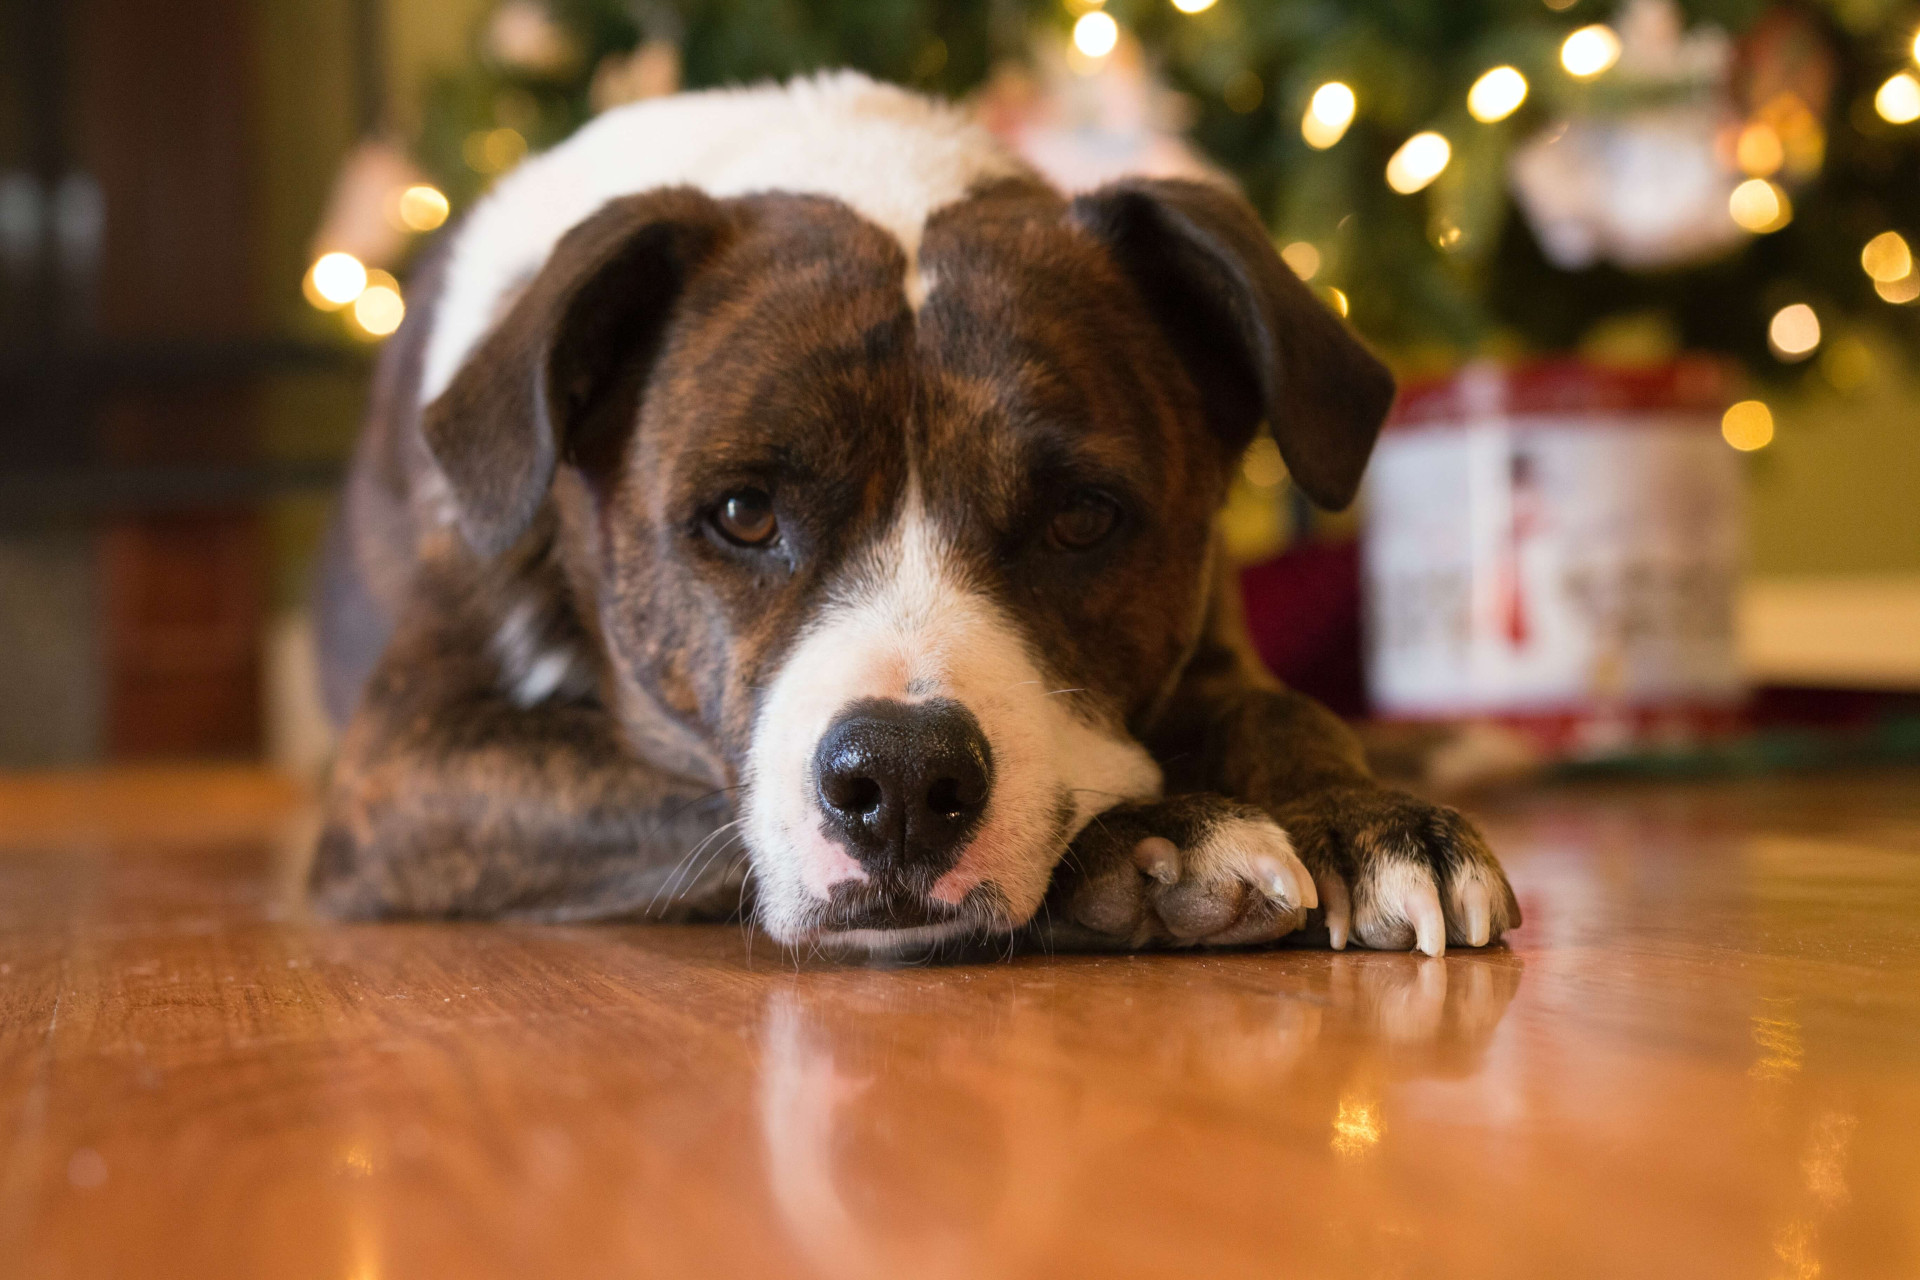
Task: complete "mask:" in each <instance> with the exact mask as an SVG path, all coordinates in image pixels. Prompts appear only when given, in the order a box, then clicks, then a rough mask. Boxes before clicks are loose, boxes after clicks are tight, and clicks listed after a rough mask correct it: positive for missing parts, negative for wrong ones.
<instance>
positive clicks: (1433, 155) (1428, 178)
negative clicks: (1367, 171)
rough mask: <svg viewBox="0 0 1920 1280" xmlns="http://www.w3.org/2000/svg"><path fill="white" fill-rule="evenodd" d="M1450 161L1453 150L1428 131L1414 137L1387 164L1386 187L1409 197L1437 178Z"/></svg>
mask: <svg viewBox="0 0 1920 1280" xmlns="http://www.w3.org/2000/svg"><path fill="white" fill-rule="evenodd" d="M1452 159H1453V147H1452V146H1451V145H1449V144H1448V142H1447V140H1446V139H1445V138H1443V137H1441V136H1440V135H1439V134H1437V133H1434V132H1433V131H1432V130H1428V131H1426V132H1424V133H1416V134H1414V135H1413V136H1412V137H1411V138H1408V139H1407V140H1406V141H1405V142H1403V143H1401V144H1400V149H1399V150H1398V151H1396V152H1394V153H1393V158H1392V159H1391V160H1388V161H1387V185H1388V186H1390V187H1392V188H1393V189H1394V190H1395V191H1398V192H1399V193H1400V194H1401V195H1403V196H1410V195H1412V194H1413V193H1414V192H1416V191H1418V190H1420V189H1421V188H1422V187H1424V186H1426V185H1427V184H1428V183H1429V182H1432V181H1433V180H1434V179H1435V178H1437V177H1439V176H1440V174H1441V172H1442V171H1443V170H1445V169H1446V167H1447V162H1448V161H1450V160H1452Z"/></svg>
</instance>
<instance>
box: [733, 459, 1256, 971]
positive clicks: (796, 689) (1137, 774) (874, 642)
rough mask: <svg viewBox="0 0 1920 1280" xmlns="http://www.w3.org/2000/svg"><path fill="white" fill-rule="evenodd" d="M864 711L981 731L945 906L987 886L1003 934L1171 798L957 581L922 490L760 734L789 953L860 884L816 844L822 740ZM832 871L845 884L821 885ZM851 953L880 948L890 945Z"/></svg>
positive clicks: (876, 942)
mask: <svg viewBox="0 0 1920 1280" xmlns="http://www.w3.org/2000/svg"><path fill="white" fill-rule="evenodd" d="M862 698H891V699H896V700H899V701H903V702H920V701H926V700H928V699H931V698H950V699H952V700H954V701H956V702H958V703H960V704H961V705H962V706H964V707H966V708H967V710H968V711H970V712H971V713H972V714H973V716H974V718H975V719H976V720H977V721H979V724H980V728H981V731H982V732H983V733H984V734H985V735H986V738H987V744H988V747H989V749H990V750H991V751H992V753H993V761H994V785H993V793H992V795H991V797H990V798H989V799H988V802H987V811H986V814H985V815H984V818H983V820H982V822H981V825H980V828H979V830H978V831H977V832H976V834H975V835H974V837H973V839H972V841H971V842H970V843H969V844H968V846H967V848H966V849H965V850H964V851H963V852H962V854H961V856H960V859H959V861H958V862H957V863H956V864H955V866H954V867H953V869H952V870H951V871H949V872H948V873H947V874H946V875H945V876H942V877H941V879H940V881H939V883H938V884H937V885H936V886H935V889H934V896H935V897H936V898H939V899H940V900H942V901H945V902H949V903H958V902H960V901H961V900H963V899H964V898H965V897H966V896H967V894H968V893H969V892H970V891H971V890H972V889H974V888H975V887H977V886H979V885H981V884H983V883H988V882H991V883H993V884H995V885H997V886H998V887H999V889H1000V891H1001V892H1002V893H1003V894H1004V895H1005V898H1006V902H1007V904H1008V907H1009V909H1010V910H1011V912H1012V915H1013V919H1012V920H1011V921H1009V922H1008V923H1019V922H1021V921H1024V920H1026V919H1027V918H1028V917H1029V916H1030V915H1032V913H1033V912H1034V910H1035V909H1036V908H1037V907H1038V906H1039V904H1040V899H1041V897H1042V896H1043V895H1044V894H1045V892H1046V888H1047V883H1048V880H1049V879H1050V878H1051V876H1052V873H1053V868H1054V864H1055V863H1056V862H1058V861H1059V858H1060V855H1061V853H1062V852H1063V849H1064V846H1063V843H1062V842H1063V841H1064V840H1067V839H1070V838H1071V837H1072V836H1074V835H1076V834H1078V833H1079V831H1080V828H1081V827H1083V826H1085V825H1086V824H1087V822H1089V821H1090V820H1091V819H1092V818H1093V816H1094V815H1095V814H1097V813H1099V812H1101V811H1102V810H1105V809H1108V808H1111V807H1112V806H1113V805H1115V804H1118V803H1120V802H1121V801H1123V800H1137V799H1146V798H1149V797H1152V796H1154V795H1157V794H1158V793H1159V790H1160V769H1159V766H1158V765H1156V764H1155V763H1154V762H1153V758H1152V757H1151V756H1150V755H1148V753H1147V751H1146V749H1145V748H1144V747H1142V746H1141V745H1140V744H1139V743H1137V742H1135V741H1134V740H1133V739H1132V738H1130V737H1128V736H1127V735H1126V734H1125V733H1124V732H1123V731H1121V730H1120V729H1118V728H1116V727H1111V726H1105V725H1098V724H1094V723H1090V722H1089V721H1088V720H1086V719H1085V718H1083V716H1082V715H1081V714H1079V713H1078V712H1077V711H1076V708H1075V707H1074V705H1073V704H1072V703H1071V702H1070V701H1069V700H1068V698H1067V697H1066V696H1057V694H1056V691H1054V690H1051V689H1050V688H1049V687H1048V685H1047V683H1046V681H1045V678H1044V676H1043V675H1042V673H1041V671H1040V669H1039V667H1038V666H1037V665H1036V664H1035V662H1034V659H1033V656H1032V654H1031V652H1030V650H1029V648H1028V646H1027V643H1026V641H1025V638H1024V637H1023V636H1022V635H1021V633H1020V631H1019V629H1018V628H1017V627H1016V626H1015V624H1014V623H1013V621H1012V620H1011V619H1009V618H1008V617H1007V616H1006V615H1005V614H1004V613H1003V612H1002V611H1001V610H1000V609H999V608H998V607H996V606H995V605H994V604H993V602H992V601H990V600H988V599H987V598H986V597H984V596H982V595H981V594H979V593H978V592H976V591H974V590H972V589H971V588H969V587H968V586H967V584H966V583H965V582H964V581H962V580H961V578H960V575H959V574H958V573H956V571H955V567H954V565H953V563H952V558H951V556H950V555H949V553H948V551H947V548H946V547H945V545H944V543H943V540H942V538H941V535H940V531H939V530H938V528H937V527H936V526H935V525H934V524H933V523H932V522H931V521H930V520H929V519H928V518H927V517H926V515H925V513H924V511H923V509H922V507H921V504H920V500H919V496H918V489H917V486H916V487H914V488H910V489H909V491H908V494H907V498H906V501H905V504H904V506H903V509H902V512H901V514H900V517H899V519H898V521H897V522H896V524H895V526H894V528H893V530H892V532H891V534H890V536H889V537H888V538H887V540H886V541H885V542H884V543H883V544H882V545H881V546H880V547H879V548H878V549H877V550H876V551H875V552H874V553H873V554H872V555H871V556H870V557H869V559H868V561H867V562H866V563H865V564H863V565H860V566H858V567H857V569H856V572H855V573H854V574H853V575H852V577H851V578H850V580H849V583H848V585H847V586H846V587H845V588H844V589H843V590H842V591H841V592H840V593H839V594H838V595H836V596H835V597H833V598H831V599H829V600H828V601H827V603H826V604H825V606H824V607H823V609H822V610H821V613H820V615H819V617H818V618H817V619H816V620H815V621H814V623H813V625H812V626H811V627H809V628H808V630H807V631H806V632H805V634H803V635H802V637H801V638H800V640H799V642H798V643H797V644H796V646H795V647H794V650H793V652H792V653H791V654H790V655H789V656H788V658H787V660H786V662H785V664H784V665H783V666H782V667H781V670H780V673H779V675H778V676H777V677H776V678H775V679H774V681H773V684H772V685H771V687H770V688H769V689H768V691H767V696H766V700H765V702H764V703H763V705H762V707H761V710H760V716H759V720H758V722H757V723H756V724H755V726H754V734H753V745H752V748H751V750H750V752H749V756H748V762H747V797H746V803H745V812H746V830H747V843H748V847H749V849H750V850H751V852H752V854H753V858H754V864H755V870H756V873H757V876H758V884H759V901H760V904H761V913H762V915H761V922H762V924H763V925H765V927H766V928H767V930H768V932H770V933H772V934H773V935H774V936H775V937H776V938H779V939H781V940H782V941H794V940H797V939H798V938H799V937H801V936H802V935H803V934H804V933H805V930H806V927H807V925H806V920H807V917H808V912H809V908H810V907H811V906H813V905H817V904H818V903H819V902H820V901H822V900H824V898H825V894H826V890H828V889H830V888H831V887H832V885H833V884H834V883H836V882H837V880H838V879H845V878H849V876H848V874H846V867H847V865H848V864H849V863H851V859H848V858H847V857H846V854H845V852H844V851H843V850H841V849H840V847H839V846H838V845H836V844H834V843H833V842H831V841H829V840H828V839H827V838H826V836H825V835H824V834H822V832H821V825H822V814H821V812H820V807H819V803H818V800H817V798H816V796H815V794H814V786H813V775H812V768H811V762H812V760H813V756H814V750H815V746H816V744H817V743H818V742H819V741H820V738H821V735H822V734H824V733H825V732H826V731H827V728H828V727H829V726H830V725H831V724H832V723H833V721H834V720H835V719H836V718H837V717H838V716H839V714H840V712H841V711H842V710H843V709H844V708H845V707H846V706H847V704H849V703H851V702H854V701H857V700H859V699H862ZM1062 797H1066V798H1067V799H1068V800H1070V802H1071V805H1072V812H1071V816H1070V818H1069V826H1068V830H1066V831H1064V832H1062V831H1061V830H1060V829H1059V827H1058V825H1057V820H1058V817H1059V811H1060V805H1061V800H1062ZM1281 839H1282V840H1283V841H1284V840H1285V836H1281ZM833 867H837V868H839V870H840V872H841V873H842V874H840V875H837V876H836V875H834V874H832V873H831V872H826V871H823V869H825V868H833ZM855 871H856V872H857V865H856V866H855ZM860 874H864V873H860ZM845 940H847V941H853V942H855V943H856V944H858V945H865V946H870V947H879V946H882V945H884V943H885V942H886V937H885V935H883V934H880V933H878V932H874V933H872V936H869V935H868V934H867V933H862V934H860V935H857V936H856V935H849V937H848V938H847V939H845Z"/></svg>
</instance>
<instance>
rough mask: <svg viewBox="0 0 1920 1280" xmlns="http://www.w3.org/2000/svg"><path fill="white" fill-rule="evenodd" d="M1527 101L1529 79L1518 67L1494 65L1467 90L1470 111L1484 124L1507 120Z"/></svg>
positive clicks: (1469, 112)
mask: <svg viewBox="0 0 1920 1280" xmlns="http://www.w3.org/2000/svg"><path fill="white" fill-rule="evenodd" d="M1526 100H1527V78H1526V77H1525V76H1523V75H1521V74H1520V72H1519V69H1518V68H1516V67H1495V68H1493V70H1491V71H1488V72H1486V73H1484V74H1483V75H1481V77H1480V78H1479V79H1478V80H1475V81H1474V82H1473V87H1472V88H1471V89H1468V90H1467V113H1468V114H1469V115H1471V116H1472V117H1473V118H1474V119H1475V120H1478V121H1479V122H1480V123H1481V124H1493V123H1494V122H1496V121H1499V120H1505V119H1506V118H1507V117H1508V116H1510V115H1512V114H1513V113H1514V112H1516V111H1518V110H1519V109H1520V104H1521V103H1523V102H1525V101H1526Z"/></svg>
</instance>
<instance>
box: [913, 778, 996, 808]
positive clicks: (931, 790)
mask: <svg viewBox="0 0 1920 1280" xmlns="http://www.w3.org/2000/svg"><path fill="white" fill-rule="evenodd" d="M980 790H981V788H980V787H978V786H968V785H967V784H966V783H965V782H964V781H962V780H961V779H959V778H935V779H934V780H933V784H932V785H931V786H929V787H928V788H927V808H928V809H930V810H932V811H933V812H934V813H937V814H939V815H940V816H941V817H943V818H961V817H965V816H966V815H968V814H970V813H972V812H973V811H974V810H975V809H978V808H979V807H980V802H981V800H983V799H985V797H984V796H982V795H980V794H978V793H979V791H980Z"/></svg>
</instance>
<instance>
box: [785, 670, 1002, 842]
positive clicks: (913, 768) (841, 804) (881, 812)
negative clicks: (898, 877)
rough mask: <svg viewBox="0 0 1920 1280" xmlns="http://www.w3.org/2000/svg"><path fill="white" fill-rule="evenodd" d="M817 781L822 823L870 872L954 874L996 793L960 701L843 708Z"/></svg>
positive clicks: (982, 739) (978, 736)
mask: <svg viewBox="0 0 1920 1280" xmlns="http://www.w3.org/2000/svg"><path fill="white" fill-rule="evenodd" d="M813 770H814V778H815V779H816V781H817V783H818V785H819V788H820V806H821V808H822V809H824V810H825V811H826V815H827V824H828V826H829V828H830V829H831V830H832V831H833V832H834V833H836V834H837V835H838V836H839V837H840V838H841V839H842V840H844V842H845V843H846V846H847V851H848V852H849V853H851V854H852V855H853V857H854V858H855V859H856V860H857V861H858V862H859V863H860V865H861V866H863V867H865V868H867V870H869V871H884V870H890V869H896V868H899V869H904V868H908V867H917V868H925V869H928V870H931V871H934V872H936V873H937V872H940V871H944V870H946V869H947V868H948V867H949V866H951V865H953V862H954V859H955V857H956V856H957V855H958V852H959V849H960V847H961V845H962V844H964V843H965V842H966V839H967V837H968V836H969V835H971V834H972V832H973V828H974V827H975V826H976V825H977V824H978V823H979V820H980V815H981V813H982V812H984V811H985V809H986V807H987V794H988V793H989V792H990V791H991V790H992V789H993V754H992V752H991V751H989V750H988V748H987V739H986V735H984V734H982V733H981V732H980V723H979V721H977V720H975V719H974V718H973V716H972V715H971V714H970V713H969V712H968V711H967V709H966V708H965V707H963V706H961V705H960V704H959V703H957V702H949V701H946V700H944V699H934V700H932V701H928V702H918V703H907V702H889V701H885V700H882V699H878V698H870V699H867V700H865V701H862V702H856V703H854V704H853V705H852V706H850V707H848V708H847V710H846V711H845V713H843V714H842V715H841V717H840V718H839V719H838V720H836V721H834V722H833V724H832V725H831V726H830V727H829V728H828V729H827V732H826V734H825V735H824V736H822V737H821V739H820V747H819V749H818V750H817V751H815V752H814V757H813Z"/></svg>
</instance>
